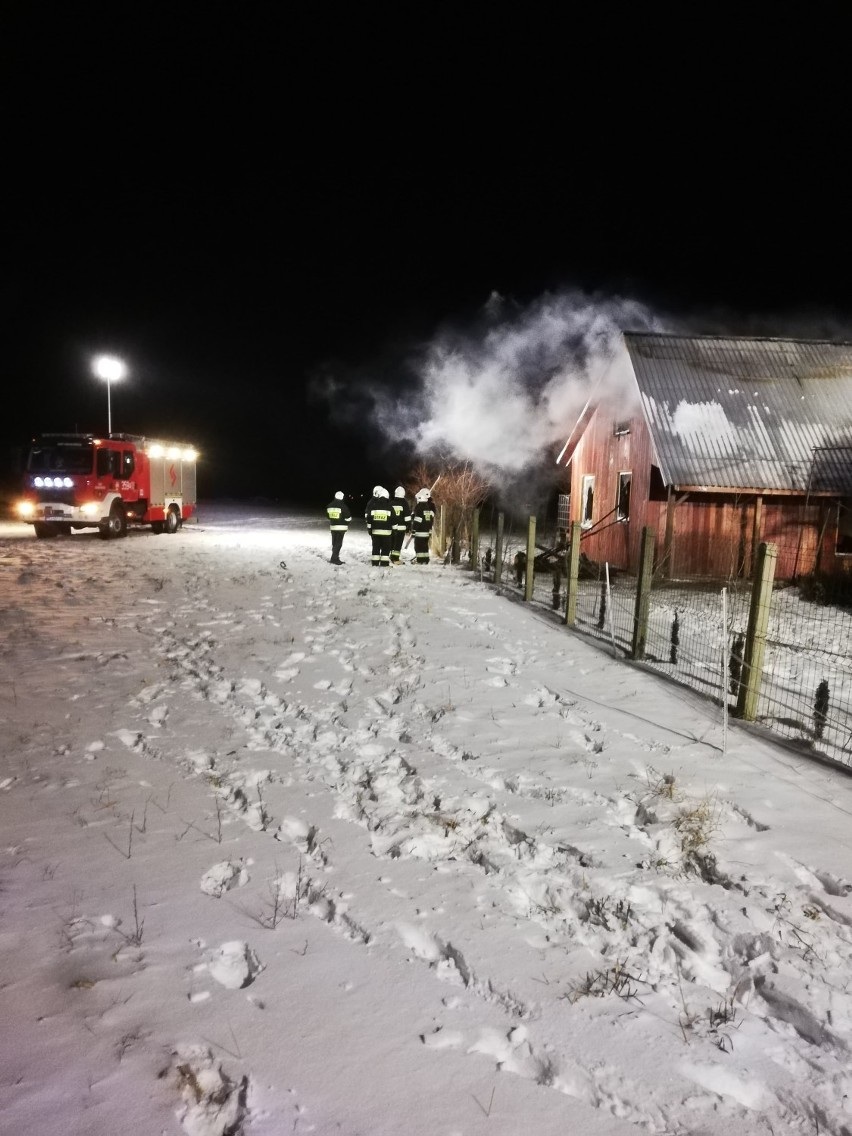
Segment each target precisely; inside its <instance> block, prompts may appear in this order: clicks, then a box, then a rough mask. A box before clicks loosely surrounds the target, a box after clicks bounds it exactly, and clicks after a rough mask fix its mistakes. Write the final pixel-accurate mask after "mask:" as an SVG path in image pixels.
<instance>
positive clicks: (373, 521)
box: [364, 498, 393, 536]
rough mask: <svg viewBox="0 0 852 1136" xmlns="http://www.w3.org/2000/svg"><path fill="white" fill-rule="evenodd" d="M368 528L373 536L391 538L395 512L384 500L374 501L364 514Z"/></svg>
mask: <svg viewBox="0 0 852 1136" xmlns="http://www.w3.org/2000/svg"><path fill="white" fill-rule="evenodd" d="M364 517H365V519H366V521H367V528H368V529H369V530H370V534H371V535H372V536H390V535H391V532H392V531H393V520H392V517H393V512H392V510H391V507H390V503H389V502H387V501H385V500H384V498H379V499H374V501H371V502H370V504H369V505H368V506H367V512H366V513H365V514H364Z"/></svg>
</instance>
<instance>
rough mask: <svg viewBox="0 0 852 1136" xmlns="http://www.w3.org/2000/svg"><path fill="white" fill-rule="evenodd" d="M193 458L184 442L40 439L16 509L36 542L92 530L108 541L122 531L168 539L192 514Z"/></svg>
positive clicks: (83, 436) (133, 437)
mask: <svg viewBox="0 0 852 1136" xmlns="http://www.w3.org/2000/svg"><path fill="white" fill-rule="evenodd" d="M197 458H198V454H197V453H196V451H195V449H194V447H193V446H190V445H187V444H186V443H174V442H163V441H156V440H154V439H149V438H144V437H138V436H136V435H133V434H110V435H109V437H105V438H99V437H96V436H95V435H93V434H40V435H38V436H37V437H36V438H33V440H32V443H31V445H30V447H29V451H28V453H27V459H26V472H25V474H24V486H23V494H22V497H21V500H20V501H19V502H18V504H17V510H16V511H17V514H18V516H19V517H20V518H21V520H23V521H28V522H29V523H30V524H32V525H33V527H34V528H35V534H36V536H37V537H39V538H40V539H44V538H47V537H54V536H59V535H60V534H61V533H66V534H70V533H71V532H72V531H73V530H75V529H86V528H97V530H98V532H99V534H100V536H101V537H103V538H104V539H105V540H107V539H110V538H113V537H122V536H126V534H127V527H128V525H150V526H151V529H152V530H153V531H154V532H156V533H162V532H166V533H175V532H177V530H178V529H179V528H180V527H181V525H182V524H183V522H184V521H185V520H188V519H189V518H191V517H192V516H193V515H194V513H195V509H196V504H197V502H196V485H195V463H196V461H197Z"/></svg>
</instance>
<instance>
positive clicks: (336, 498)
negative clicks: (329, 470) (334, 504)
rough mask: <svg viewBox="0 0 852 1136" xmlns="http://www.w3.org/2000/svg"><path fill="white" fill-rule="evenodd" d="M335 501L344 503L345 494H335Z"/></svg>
mask: <svg viewBox="0 0 852 1136" xmlns="http://www.w3.org/2000/svg"><path fill="white" fill-rule="evenodd" d="M334 499H335V501H342V500H343V494H342V493H335V495H334Z"/></svg>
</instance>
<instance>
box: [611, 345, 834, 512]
mask: <svg viewBox="0 0 852 1136" xmlns="http://www.w3.org/2000/svg"><path fill="white" fill-rule="evenodd" d="M624 343H625V347H626V349H627V352H628V355H629V358H630V362H631V364H632V367H633V371H634V374H635V376H636V381H637V384H638V386H639V393H640V397H641V400H642V406H643V408H644V412H645V417H646V420H647V422H648V426H649V428H650V431H651V435H652V441H653V444H654V449H655V451H656V453H657V456H658V458H659V461H660V468H661V472H662V475H663V480H664V482H665V483H666V484H667V485H701V486H706V487H707V488H708V489H714V488H718V489H741V490H752V491H759V490H762V489H765V490H775V491H785V490H786V491H788V492H791V493H805V492H807V491H808V490H809V489H810V491H811V492H816V493H833V494H844V495H852V344H850V343H833V342H828V341H806V340H795V339H745V338H734V337H731V338H723V337H706V336H675V335H659V334H651V333H636V332H625V333H624Z"/></svg>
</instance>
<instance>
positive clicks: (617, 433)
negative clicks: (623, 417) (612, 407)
mask: <svg viewBox="0 0 852 1136" xmlns="http://www.w3.org/2000/svg"><path fill="white" fill-rule="evenodd" d="M629 433H630V419H628V420H627V421H626V422H613V424H612V435H613V437H614V438H623V437H624V435H625V434H629Z"/></svg>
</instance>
